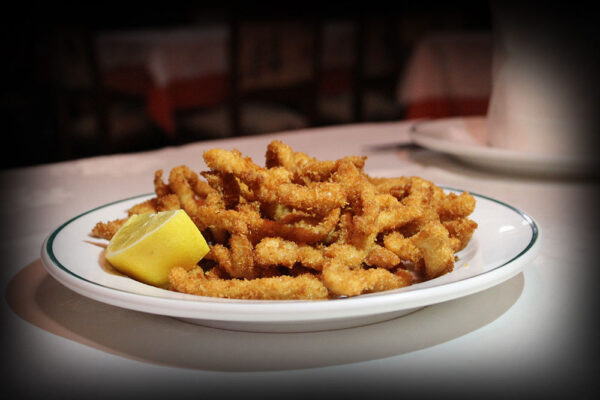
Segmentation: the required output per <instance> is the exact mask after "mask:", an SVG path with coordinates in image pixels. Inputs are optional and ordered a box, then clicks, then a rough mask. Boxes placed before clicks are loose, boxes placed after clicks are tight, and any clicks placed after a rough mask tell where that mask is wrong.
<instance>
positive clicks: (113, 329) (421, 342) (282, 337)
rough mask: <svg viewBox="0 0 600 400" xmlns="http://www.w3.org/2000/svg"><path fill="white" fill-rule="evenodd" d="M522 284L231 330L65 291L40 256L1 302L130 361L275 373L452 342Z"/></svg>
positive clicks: (506, 302)
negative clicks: (310, 326)
mask: <svg viewBox="0 0 600 400" xmlns="http://www.w3.org/2000/svg"><path fill="white" fill-rule="evenodd" d="M523 287H524V276H523V274H522V273H520V274H518V275H516V276H515V277H513V278H511V279H509V280H507V281H506V282H503V283H502V284H500V285H497V286H495V287H493V288H490V289H487V290H485V291H482V292H479V293H476V294H473V295H469V296H466V297H463V298H460V299H457V300H453V301H448V302H445V303H441V304H437V305H432V306H429V307H426V308H424V309H421V310H419V311H416V312H414V313H412V314H408V315H406V316H403V317H400V318H397V319H394V320H390V321H386V322H381V323H377V324H373V325H367V326H362V327H357V328H349V329H341V330H335V331H324V332H313V333H253V332H237V331H228V330H221V329H215V328H209V327H203V326H199V325H194V324H189V323H186V322H183V321H180V320H177V319H175V318H171V317H165V316H161V315H154V314H148V313H143V312H138V311H132V310H126V309H122V308H118V307H115V306H111V305H108V304H104V303H101V302H98V301H95V300H92V299H89V298H87V297H84V296H81V295H79V294H77V293H75V292H73V291H72V290H70V289H68V288H66V287H64V286H63V285H61V284H60V283H59V282H57V281H56V280H54V279H53V278H52V277H51V276H50V275H49V274H48V273H47V272H46V270H45V269H44V267H43V265H42V262H41V260H39V259H38V260H36V261H35V262H33V263H32V264H30V265H28V266H27V267H25V268H24V269H22V270H21V271H20V272H19V273H18V274H17V275H15V276H14V277H13V279H12V280H11V281H10V282H9V284H8V287H7V291H6V300H7V303H8V305H9V307H10V308H11V309H12V310H13V311H14V312H15V313H16V314H17V315H18V316H19V317H20V318H22V319H23V320H25V321H27V322H29V323H31V324H33V325H35V326H37V327H39V328H40V329H43V330H46V331H48V332H51V333H53V334H55V335H59V336H62V337H64V338H67V339H69V340H72V341H75V342H78V343H81V344H84V345H87V346H90V347H92V348H95V349H97V350H100V351H104V352H107V353H110V354H114V355H118V356H121V357H125V358H128V359H134V360H138V361H142V362H147V363H152V364H159V365H168V366H173V367H179V368H187V369H197V370H207V371H272V370H291V369H304V368H316V367H326V366H332V365H343V364H349V363H355V362H361V361H368V360H376V359H381V358H386V357H392V356H397V355H402V354H406V353H410V352H414V351H417V350H420V349H425V348H428V347H432V346H435V345H437V344H440V343H444V342H447V341H450V340H452V339H455V338H458V337H460V336H463V335H466V334H468V333H469V332H472V331H475V330H477V329H479V328H481V327H483V326H485V325H487V324H489V323H491V322H492V321H494V320H495V319H497V318H499V317H500V316H501V315H502V314H504V313H505V312H506V311H507V310H509V309H510V308H511V307H512V305H513V304H514V303H515V302H516V301H517V300H518V298H519V297H520V295H521V293H522V292H523ZM367 338H368V340H366V339H367Z"/></svg>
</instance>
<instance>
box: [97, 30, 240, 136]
mask: <svg viewBox="0 0 600 400" xmlns="http://www.w3.org/2000/svg"><path fill="white" fill-rule="evenodd" d="M228 40H229V32H228V30H227V26H226V25H221V24H216V25H214V26H203V27H181V28H173V29H166V30H152V29H147V30H134V31H107V32H101V33H99V34H98V36H97V38H96V47H97V52H98V62H99V68H100V70H101V73H102V79H103V80H104V83H105V85H106V87H107V88H109V89H111V90H114V91H115V92H118V93H125V94H129V95H136V96H140V97H144V98H145V99H146V103H147V104H146V107H147V111H148V114H149V116H150V117H151V118H152V120H153V121H154V123H155V124H156V125H157V126H158V127H160V128H161V129H162V130H164V131H165V132H166V133H167V134H169V135H174V134H175V129H176V127H175V117H174V114H175V111H176V110H178V109H190V108H201V107H208V106H214V105H218V104H220V103H221V102H222V101H223V100H224V99H225V97H226V96H227V91H228V88H227V85H228V84H227V80H228V73H229V72H228V69H229V66H228V59H227V51H228V48H227V41H228Z"/></svg>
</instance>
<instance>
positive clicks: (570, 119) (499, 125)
mask: <svg viewBox="0 0 600 400" xmlns="http://www.w3.org/2000/svg"><path fill="white" fill-rule="evenodd" d="M537 11H538V10H535V9H526V8H515V7H514V6H513V7H511V5H504V4H503V5H496V7H495V8H494V9H493V13H494V17H495V19H494V23H495V25H494V39H495V44H494V59H493V67H492V68H493V69H492V94H491V98H490V104H489V108H488V113H487V132H488V133H487V135H488V143H489V144H490V145H491V146H494V147H500V148H505V149H511V150H518V151H524V152H530V153H543V154H552V155H573V156H579V155H582V154H584V153H586V152H587V151H586V150H587V148H586V138H588V130H589V115H588V113H589V110H588V107H585V106H584V105H583V104H582V99H581V97H580V96H581V93H582V90H581V89H582V88H583V87H584V86H582V85H581V83H584V82H583V81H582V79H581V77H578V76H576V66H574V65H573V63H574V62H577V61H578V59H576V58H575V59H574V58H573V54H574V52H573V51H572V50H573V49H574V48H577V43H575V42H572V41H573V40H577V38H574V37H572V36H569V35H568V34H565V32H564V31H563V30H562V29H561V24H560V22H561V21H560V18H559V16H558V15H541V16H540V15H539V13H537ZM574 67H575V68H574ZM574 74H575V75H574ZM584 84H585V83H584Z"/></svg>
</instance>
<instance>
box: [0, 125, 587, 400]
mask: <svg viewBox="0 0 600 400" xmlns="http://www.w3.org/2000/svg"><path fill="white" fill-rule="evenodd" d="M413 123H414V121H400V122H391V123H376V124H374V123H368V124H357V125H348V126H340V127H331V128H319V129H312V130H304V131H295V132H287V133H280V134H272V135H265V136H255V137H239V138H234V139H224V140H219V141H212V142H198V143H192V144H188V145H184V146H181V147H167V148H163V149H160V150H155V151H150V152H144V153H136V154H119V155H111V156H100V157H94V158H86V159H81V160H76V161H69V162H62V163H56V164H48V165H41V166H36V167H29V168H22V169H15V170H9V171H4V172H2V174H1V182H2V187H3V188H4V189H5V191H6V193H7V194H5V195H4V196H3V197H2V206H1V208H0V209H1V212H2V221H3V228H2V236H1V242H0V246H1V254H2V275H1V276H2V288H3V290H4V296H3V298H4V300H5V301H3V302H2V315H3V321H2V330H3V340H2V355H3V357H2V361H3V364H4V365H3V371H4V377H3V378H4V382H5V386H4V387H5V390H7V391H10V392H13V393H21V394H22V395H24V397H27V396H29V395H32V396H33V395H43V396H44V397H45V398H46V397H54V396H56V397H63V398H64V397H66V396H69V397H75V396H85V398H88V397H90V396H92V397H94V396H95V397H103V398H111V397H115V396H116V397H118V398H123V397H124V396H123V395H124V394H125V395H128V396H129V395H135V396H136V397H137V398H164V397H166V396H175V397H176V398H184V397H193V398H199V397H204V396H208V398H213V397H216V396H217V395H221V396H224V397H226V398H229V397H228V395H232V394H242V395H244V396H248V397H253V395H259V394H260V395H261V396H263V397H264V398H271V397H277V398H281V397H282V396H283V397H288V396H289V395H290V394H293V395H294V398H301V397H302V398H308V397H311V398H312V397H321V396H325V395H327V396H329V397H337V396H340V397H341V396H351V397H355V396H357V395H358V396H368V397H373V396H374V397H376V398H383V397H391V396H393V397H394V398H397V397H398V396H406V395H418V394H422V395H423V397H425V398H430V397H431V396H432V395H436V394H437V395H440V396H444V397H446V396H451V397H458V396H455V395H460V396H461V398H467V397H471V396H472V397H482V396H485V398H489V397H493V396H495V395H496V396H515V395H519V394H527V395H528V396H534V397H536V395H539V394H545V395H547V397H554V396H564V395H566V394H569V395H576V394H578V391H580V390H582V391H584V390H585V392H586V393H589V392H590V391H591V390H592V389H593V387H597V385H595V384H594V382H595V372H596V371H597V364H596V361H597V357H596V356H597V352H596V350H597V345H596V344H595V341H593V340H592V339H593V338H595V335H594V333H595V330H594V329H593V328H594V322H595V318H596V315H595V314H596V313H593V312H594V310H593V307H592V305H591V304H596V303H593V301H594V300H595V297H596V296H595V294H596V292H595V291H594V290H593V289H594V287H595V286H596V282H597V277H598V274H597V272H596V265H595V262H594V261H595V260H594V258H593V254H594V252H593V249H594V248H595V246H597V243H598V241H597V239H598V233H597V229H596V227H595V222H596V219H595V218H594V217H595V216H597V215H594V211H592V208H591V202H590V201H589V199H591V198H593V197H595V195H596V194H597V193H598V186H597V184H594V183H593V182H591V181H587V180H585V179H553V178H536V177H531V176H529V177H528V176H511V175H504V174H500V173H496V172H487V171H484V170H479V169H476V168H474V167H470V166H467V165H463V164H461V163H459V162H457V161H455V160H453V159H450V158H447V157H446V156H444V155H441V154H437V153H434V152H431V151H428V150H424V149H418V148H416V149H415V148H411V147H398V146H396V145H397V144H400V143H407V142H408V132H409V129H410V127H411V126H412V124H413ZM273 138H278V139H280V140H283V141H284V142H286V143H288V144H289V145H290V146H292V147H293V148H294V149H295V150H297V151H304V152H308V153H309V154H311V155H313V156H315V157H317V158H319V159H334V158H338V157H341V156H342V155H347V154H362V155H367V156H368V160H367V164H366V170H367V172H368V173H370V174H373V175H376V174H379V173H390V172H392V173H395V174H397V175H401V174H403V175H419V176H422V177H424V178H426V179H430V180H432V181H434V182H436V183H438V184H444V185H448V186H451V187H457V188H463V189H466V190H469V191H472V192H475V193H479V194H483V195H486V196H491V197H494V198H497V199H500V200H502V201H505V202H507V203H509V204H512V205H514V206H515V207H517V208H520V209H522V210H524V211H526V212H527V213H529V214H530V215H532V216H533V218H535V219H536V220H537V221H538V223H539V224H540V226H541V229H542V230H543V233H544V242H543V247H542V250H541V254H540V255H539V257H538V258H537V259H536V260H535V261H534V262H533V263H532V264H531V265H529V266H528V267H526V268H525V270H524V271H523V272H522V273H520V274H518V275H517V276H515V277H514V278H511V279H510V280H508V281H506V282H504V283H503V284H500V285H498V286H496V287H493V288H491V289H488V290H485V291H483V292H480V293H477V294H473V295H470V296H467V297H464V298H461V299H457V300H453V301H449V302H446V303H442V304H438V305H434V306H430V307H426V308H424V309H422V310H420V311H417V312H415V313H413V314H410V315H408V316H405V317H402V318H399V319H396V320H392V321H388V322H383V323H379V324H375V325H369V326H364V327H358V328H352V329H345V330H338V331H330V332H316V333H288V334H270V333H245V332H234V331H226V330H218V329H212V328H207V327H202V326H196V325H192V324H188V323H185V322H181V321H179V320H175V319H171V318H168V317H161V316H156V315H149V314H145V313H140V312H134V311H128V310H123V309H119V308H115V307H113V306H109V305H105V304H102V303H98V302H95V301H93V300H89V299H87V298H85V297H82V296H80V295H77V294H75V293H74V292H72V291H70V290H68V289H66V288H64V287H62V286H61V285H60V284H58V283H57V282H56V281H54V280H53V279H52V278H51V277H50V276H49V275H48V274H47V273H46V272H45V270H44V269H43V267H42V265H41V261H40V249H41V245H42V241H43V240H44V238H45V237H46V236H47V235H48V234H49V233H50V232H51V231H52V230H53V229H54V228H56V227H57V226H58V225H59V224H61V223H63V222H64V221H66V220H68V219H69V218H71V217H72V216H75V215H77V214H79V213H81V212H84V211H86V210H89V209H91V208H94V207H97V206H100V205H102V204H105V203H108V202H112V201H114V200H117V199H121V198H126V197H129V196H133V195H137V194H140V193H148V192H151V191H152V177H153V172H154V170H155V169H158V168H162V169H164V170H169V169H170V168H172V167H174V166H176V165H180V164H183V163H185V164H187V165H189V166H190V167H191V168H193V169H194V170H202V169H204V168H205V165H204V162H203V160H202V156H201V154H202V151H203V150H205V149H208V148H212V147H217V146H218V147H223V148H227V149H231V148H238V149H239V150H241V151H242V152H243V153H244V154H248V155H249V156H251V157H252V158H253V159H254V160H255V161H257V162H259V163H263V162H264V158H263V157H264V151H265V148H266V145H267V144H268V143H269V142H270V141H271V140H272V139H273ZM315 143H319V145H318V146H315ZM498 245H501V243H499V244H498ZM13 390H18V392H14V391H13Z"/></svg>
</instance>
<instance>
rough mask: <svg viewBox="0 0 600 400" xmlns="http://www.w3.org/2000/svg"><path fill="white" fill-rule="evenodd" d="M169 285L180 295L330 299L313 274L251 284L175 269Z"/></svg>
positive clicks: (196, 270)
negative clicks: (208, 277)
mask: <svg viewBox="0 0 600 400" xmlns="http://www.w3.org/2000/svg"><path fill="white" fill-rule="evenodd" d="M169 282H170V284H171V286H172V287H173V289H175V290H176V291H178V292H182V293H188V294H195V295H199V296H211V297H222V298H232V299H252V300H324V299H327V297H328V296H329V292H328V291H327V288H325V286H323V283H322V282H321V281H320V280H319V278H317V277H315V276H313V275H310V274H303V275H299V276H295V277H292V276H277V277H272V278H258V279H252V280H245V279H216V278H214V279H207V278H206V277H205V276H204V272H203V270H202V268H200V267H196V268H193V269H191V270H190V271H186V270H185V268H183V267H176V268H173V269H172V270H171V273H170V274H169Z"/></svg>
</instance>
